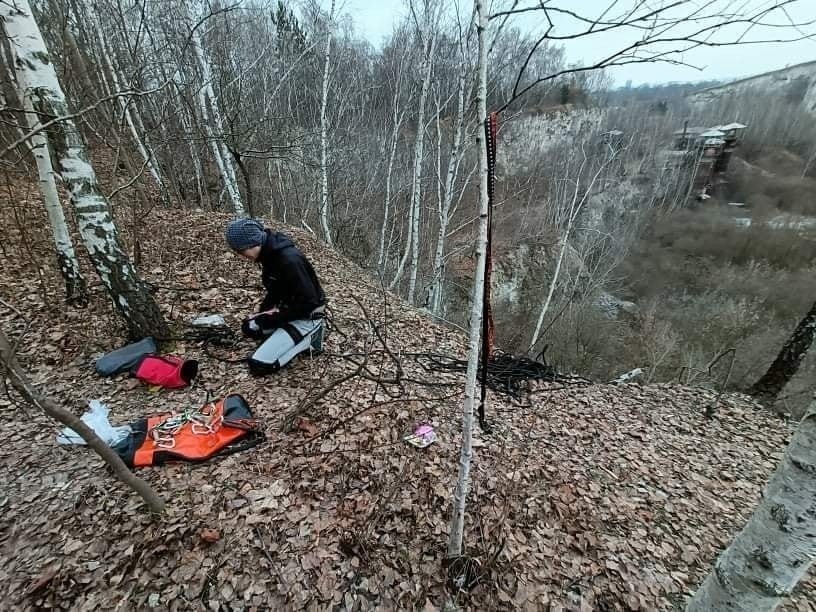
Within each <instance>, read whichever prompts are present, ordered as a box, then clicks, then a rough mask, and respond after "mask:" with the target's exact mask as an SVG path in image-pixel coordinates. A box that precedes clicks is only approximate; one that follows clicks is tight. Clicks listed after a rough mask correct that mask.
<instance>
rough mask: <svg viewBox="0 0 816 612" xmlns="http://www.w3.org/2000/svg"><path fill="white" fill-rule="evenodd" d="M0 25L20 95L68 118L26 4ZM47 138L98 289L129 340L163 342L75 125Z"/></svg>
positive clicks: (3, 12)
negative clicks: (124, 324) (116, 312)
mask: <svg viewBox="0 0 816 612" xmlns="http://www.w3.org/2000/svg"><path fill="white" fill-rule="evenodd" d="M0 22H2V24H3V27H4V29H5V32H6V35H7V36H8V37H9V39H10V40H12V41H14V45H13V53H15V54H16V58H15V62H14V65H15V70H16V74H17V82H18V83H19V85H20V87H21V89H23V90H24V91H31V92H36V101H37V103H38V108H36V110H37V111H38V112H41V113H46V114H49V115H53V116H56V117H62V116H66V115H68V114H69V110H68V104H67V103H66V101H65V95H64V94H63V91H62V88H61V86H60V84H59V81H58V79H57V74H56V72H55V71H54V64H53V63H52V62H51V59H50V57H49V56H48V50H47V49H46V46H45V42H44V41H43V39H42V35H41V34H40V30H39V28H38V26H37V23H36V21H35V20H34V17H33V15H32V13H31V7H30V6H29V3H28V1H27V0H16V8H15V7H13V6H11V5H9V4H6V3H0ZM34 99H35V98H34V97H33V96H32V101H34ZM52 133H53V140H51V141H50V142H51V143H52V145H53V149H54V153H55V157H56V159H57V160H59V166H60V175H61V177H62V180H63V181H64V182H65V184H66V186H67V187H68V189H69V191H70V194H71V202H72V204H73V206H74V209H75V211H76V216H77V222H78V225H79V231H80V234H81V235H82V239H83V242H84V243H85V247H86V248H87V250H88V254H89V255H90V258H91V261H92V262H93V264H94V267H95V268H96V271H97V272H98V274H99V277H100V279H101V280H102V284H103V285H104V287H105V289H106V290H107V291H108V293H109V295H110V296H111V298H112V300H113V302H114V305H115V306H116V308H117V310H119V312H120V313H121V314H122V316H123V317H124V319H125V321H127V324H128V328H129V332H130V335H131V336H132V337H144V336H147V335H154V336H158V337H166V336H167V335H169V330H168V328H167V325H166V324H165V322H164V319H163V317H162V315H161V312H160V311H159V308H158V306H157V305H156V303H155V301H154V300H153V298H152V297H151V296H150V294H149V293H148V291H147V289H146V288H145V287H144V285H143V284H142V283H141V281H140V280H139V277H138V276H137V274H136V271H135V270H134V268H133V266H132V265H131V263H130V260H129V259H128V257H127V255H126V254H125V252H124V251H123V250H122V248H121V246H120V244H119V237H118V233H117V231H116V226H115V225H114V223H113V219H112V217H111V214H110V207H109V205H108V202H107V200H106V199H105V196H104V195H102V193H101V191H100V190H99V187H98V185H97V182H96V174H95V173H94V170H93V168H92V167H91V164H90V163H89V162H88V157H87V154H86V151H85V143H84V141H83V139H82V135H81V134H80V133H79V130H77V127H76V124H75V123H74V122H73V120H71V119H64V120H62V121H60V122H58V123H56V124H54V127H53V132H52Z"/></svg>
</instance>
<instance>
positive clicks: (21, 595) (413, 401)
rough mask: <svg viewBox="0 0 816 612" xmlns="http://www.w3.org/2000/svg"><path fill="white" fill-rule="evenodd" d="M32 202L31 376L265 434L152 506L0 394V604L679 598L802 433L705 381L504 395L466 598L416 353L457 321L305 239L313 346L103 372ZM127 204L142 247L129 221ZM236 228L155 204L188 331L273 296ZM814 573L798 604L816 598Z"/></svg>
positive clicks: (448, 467) (162, 292)
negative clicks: (187, 371) (197, 378)
mask: <svg viewBox="0 0 816 612" xmlns="http://www.w3.org/2000/svg"><path fill="white" fill-rule="evenodd" d="M29 194H30V195H29V198H30V199H29V200H28V203H27V205H26V200H25V198H23V197H22V196H21V197H18V198H16V199H14V200H13V201H10V200H9V199H5V200H2V202H0V209H1V210H2V218H3V228H4V230H3V235H4V237H3V241H2V247H0V270H1V272H0V296H1V297H2V300H3V303H0V324H1V325H2V327H3V329H4V330H5V331H6V333H8V334H9V335H10V336H11V337H12V338H14V339H18V340H19V349H18V354H19V358H20V361H21V363H22V364H23V365H24V367H25V368H26V369H27V371H28V372H29V373H30V375H31V377H32V379H33V380H34V382H35V383H36V384H37V385H38V386H39V388H40V389H41V390H42V392H43V393H46V394H48V395H50V396H51V397H53V398H54V399H56V400H57V401H59V402H60V403H62V404H63V405H65V406H67V407H69V408H71V409H72V410H74V411H76V412H77V413H81V412H82V411H83V410H84V407H85V403H86V402H87V400H89V399H92V398H99V399H101V400H103V401H104V402H105V403H107V404H108V406H109V407H110V409H111V416H112V420H113V422H114V423H124V422H128V421H129V420H132V419H133V418H135V417H137V416H141V415H144V414H148V413H152V412H158V411H164V410H167V409H171V408H182V407H189V406H196V405H199V404H200V403H202V402H203V400H204V397H205V390H204V389H205V388H207V389H210V390H211V391H213V392H216V393H217V394H220V395H223V394H224V393H226V392H238V393H241V394H243V395H244V396H245V397H246V398H247V399H248V400H249V402H250V404H251V405H252V406H253V408H254V410H255V412H256V415H257V416H259V417H261V418H262V419H264V422H265V428H266V432H267V436H268V440H267V442H266V443H264V444H263V445H261V446H259V447H256V448H254V449H252V450H249V451H247V452H244V453H242V454H237V455H233V456H230V457H226V458H224V459H221V460H216V461H213V462H211V463H207V464H203V465H186V464H176V465H168V466H165V467H160V468H156V469H147V470H140V471H139V474H140V475H141V476H142V477H144V478H145V479H146V480H147V481H148V482H149V483H150V484H151V485H152V486H153V487H155V489H156V490H157V491H158V492H160V494H161V495H162V496H163V497H164V498H165V499H166V500H167V503H168V513H167V516H164V517H162V518H161V519H155V518H151V517H149V516H148V515H147V514H146V513H145V511H144V508H143V506H142V504H141V502H140V500H139V499H138V498H137V497H136V496H135V495H134V494H133V493H131V492H130V491H128V490H125V488H124V487H123V486H122V485H120V484H119V483H118V482H117V481H115V480H114V479H113V478H112V477H111V476H110V475H109V473H108V472H107V471H106V469H105V468H104V467H103V465H102V463H101V461H100V460H99V459H98V458H96V456H94V455H93V454H92V452H90V451H89V450H87V449H84V448H76V447H68V448H66V447H61V446H59V445H57V444H56V442H55V436H56V432H57V430H58V428H57V427H56V426H55V424H54V423H52V422H50V421H49V420H48V419H46V418H44V417H43V416H42V415H40V414H38V413H37V412H35V411H34V410H33V409H32V408H29V407H27V406H24V405H21V404H20V403H19V402H18V398H17V397H16V396H14V395H12V396H11V397H9V396H7V395H0V411H2V414H3V417H4V418H3V419H2V420H1V421H0V485H1V486H0V601H3V602H4V603H3V605H2V606H0V607H3V608H6V609H42V608H62V609H72V610H133V609H150V608H155V609H162V610H164V609H168V610H214V611H215V610H270V609H271V610H289V609H314V610H318V609H320V610H322V609H338V610H340V609H348V610H366V609H424V610H435V609H440V608H442V606H443V605H444V603H445V601H446V600H447V599H448V598H452V599H453V600H454V601H456V602H457V603H458V604H459V605H461V606H462V607H463V608H467V609H474V610H476V609H478V610H485V609H529V610H548V609H553V610H557V609H566V610H628V609H633V610H634V609H641V610H655V609H673V608H676V607H678V606H680V605H681V603H682V602H683V600H684V599H685V598H686V597H687V596H688V595H689V593H690V592H691V590H693V589H694V587H695V586H696V585H697V584H698V583H699V581H700V580H701V579H702V577H703V576H704V575H705V574H706V573H707V572H708V571H709V570H710V569H711V564H712V562H713V560H714V559H715V557H716V555H717V554H718V552H719V551H720V550H721V549H722V548H723V547H724V546H725V545H726V544H727V543H728V541H729V539H730V538H731V537H732V535H733V534H734V533H735V532H736V531H737V530H738V529H739V528H740V526H741V525H742V524H743V522H744V520H745V519H746V517H747V516H748V515H749V513H750V512H751V510H752V508H753V507H754V505H755V504H756V502H757V500H758V498H759V494H760V491H761V487H762V485H763V484H764V482H765V481H766V480H767V478H768V476H769V475H770V473H771V472H772V470H773V468H774V466H775V465H776V463H777V461H778V459H779V457H780V454H781V452H782V451H783V449H784V447H785V445H786V443H787V440H788V438H789V436H790V432H791V429H790V427H789V426H787V425H785V424H784V423H782V422H781V421H779V420H778V419H775V418H772V417H770V416H768V415H766V414H765V413H763V412H762V411H761V410H759V409H758V408H757V407H756V406H755V405H753V404H752V403H750V402H749V401H748V400H747V399H745V398H743V397H738V396H725V397H723V398H721V399H720V401H719V402H718V404H717V405H718V408H717V410H716V413H715V415H714V417H713V418H712V419H706V418H705V417H704V416H703V410H704V408H705V407H706V406H707V405H709V404H711V403H712V402H714V401H715V400H716V398H715V396H714V395H713V394H712V393H710V392H708V391H705V390H702V389H691V388H681V387H674V386H666V385H659V386H645V387H642V386H637V385H627V386H619V387H615V386H608V385H591V386H578V385H570V386H566V387H565V386H563V385H555V384H549V385H537V386H534V387H533V388H532V389H531V390H530V392H529V393H528V394H527V395H526V397H525V398H524V400H523V401H521V402H519V401H513V400H510V399H508V398H506V397H502V396H496V395H493V394H491V397H490V404H489V412H488V415H489V418H490V421H491V423H492V424H493V425H494V433H492V434H491V435H489V436H487V435H481V434H480V435H479V436H478V439H477V441H476V448H475V459H474V470H473V490H472V495H471V497H470V500H469V513H468V519H467V527H466V536H465V539H466V543H467V548H468V553H469V554H470V555H473V556H474V557H476V558H477V559H478V560H479V562H480V564H481V565H480V566H479V567H478V569H477V574H478V576H479V578H480V583H479V584H478V585H477V586H476V587H475V588H474V589H473V590H472V591H471V592H469V593H467V594H466V593H456V592H454V591H452V590H451V588H450V587H449V586H446V578H445V571H444V570H443V568H442V560H443V557H444V554H445V544H446V540H447V524H448V519H449V514H450V509H451V496H452V489H453V483H454V480H455V475H456V466H457V461H458V447H459V440H460V435H461V434H460V430H461V427H460V410H461V403H462V396H461V390H462V386H463V384H462V383H463V379H462V377H461V375H459V374H455V373H439V372H430V371H427V370H426V369H424V368H423V366H422V364H421V363H420V361H418V360H417V359H415V358H413V357H412V356H411V355H410V353H412V352H426V351H433V352H439V353H446V354H451V355H456V356H460V357H461V356H463V355H464V346H465V343H464V337H463V336H462V335H461V334H459V333H458V332H454V331H451V330H449V329H446V328H443V327H441V326H438V325H436V324H434V323H432V322H431V321H430V319H429V318H428V317H426V316H424V315H423V314H421V313H420V312H418V311H416V310H414V309H411V308H408V307H406V306H405V305H404V304H403V303H402V302H400V301H399V300H398V299H397V298H396V297H395V296H394V295H392V294H389V293H387V292H384V291H383V290H382V289H381V287H380V286H379V285H378V283H377V282H375V281H374V280H372V279H371V277H369V276H367V275H366V274H365V273H364V272H363V271H362V270H361V269H359V268H358V267H357V266H355V265H353V264H351V263H350V262H349V261H347V260H346V259H344V258H343V257H341V256H339V255H337V254H335V253H333V252H331V251H329V250H327V249H325V248H324V247H322V246H320V244H319V243H318V242H317V241H315V240H314V239H313V238H311V237H310V236H309V235H308V234H306V233H305V232H302V231H298V230H292V234H293V236H294V237H295V238H296V240H297V241H298V243H299V244H300V245H301V246H302V247H303V248H304V250H305V251H306V252H307V253H308V254H309V256H310V257H311V258H312V259H313V261H314V263H315V267H316V269H317V271H318V274H319V275H320V276H321V278H322V279H323V282H324V287H325V289H326V291H327V293H328V295H329V296H330V300H331V304H330V305H331V310H332V312H333V320H334V326H333V327H334V329H333V331H332V333H331V334H330V336H329V337H328V340H327V353H326V354H325V355H321V356H317V357H314V358H304V359H300V360H298V361H296V362H295V363H293V364H292V365H291V366H290V367H288V368H287V369H285V370H284V371H283V372H281V373H280V374H278V375H276V376H269V377H265V378H252V377H250V376H249V375H248V373H247V371H246V369H245V367H244V366H243V365H240V364H230V363H225V362H223V361H220V360H218V359H216V358H214V357H213V356H212V355H216V354H217V355H220V356H223V357H237V356H241V355H242V354H244V353H246V352H247V351H249V350H251V348H252V345H251V344H249V343H246V342H242V343H241V344H239V345H238V346H237V347H236V348H235V349H234V350H231V351H230V350H227V349H224V348H218V347H214V346H211V347H210V348H209V350H208V351H206V352H205V350H204V347H203V346H202V345H201V343H200V342H196V341H189V340H188V341H185V340H176V341H174V342H172V344H171V346H169V349H171V350H172V351H174V352H176V353H179V354H183V355H185V356H187V357H190V358H196V359H199V360H200V362H201V372H202V381H201V383H200V385H199V386H197V387H195V388H193V389H188V390H181V391H173V392H160V393H152V392H150V391H148V390H147V389H146V388H144V387H142V386H140V385H138V384H134V382H135V381H133V380H131V379H129V378H128V377H127V376H120V377H116V378H113V379H102V378H99V377H98V376H97V375H96V374H95V373H94V370H93V363H94V360H95V359H96V357H98V356H99V355H100V354H101V353H102V352H104V351H107V350H109V349H112V348H114V347H117V346H119V345H121V344H122V343H123V341H124V337H123V326H122V324H121V322H120V321H119V320H118V319H117V317H116V316H115V315H114V313H113V312H112V308H111V306H110V304H109V301H108V300H107V298H106V296H105V295H104V293H103V291H102V288H101V286H100V285H99V283H98V281H96V280H95V279H94V277H93V275H92V273H91V272H90V270H88V268H87V263H86V262H84V264H85V271H86V275H87V278H88V279H89V280H91V281H92V300H91V304H90V305H89V307H88V308H86V309H82V310H78V309H68V308H66V307H65V306H64V305H63V303H62V301H61V288H60V284H59V279H58V277H57V274H56V272H55V269H54V265H53V261H52V257H51V247H50V243H49V241H48V232H47V229H45V228H46V225H45V220H44V218H43V216H42V215H41V214H40V213H39V212H37V211H38V208H39V204H38V202H37V199H36V197H35V196H34V195H33V194H31V193H30V187H29ZM120 216H121V219H120V224H121V227H122V229H123V230H125V231H124V233H125V238H126V240H127V241H129V240H130V231H129V229H128V227H129V223H130V222H131V221H132V218H133V217H132V215H131V214H130V213H129V211H125V210H123V211H122V212H121V215H120ZM226 219H228V217H227V216H225V215H217V214H213V213H184V212H180V211H178V210H172V211H171V210H166V209H162V210H154V211H152V212H151V214H150V215H148V216H147V217H146V218H145V219H144V220H143V222H142V223H143V226H142V227H141V230H140V234H141V235H142V237H143V243H142V245H141V246H142V257H143V262H142V265H141V272H142V274H143V277H144V278H145V279H146V280H148V281H149V282H151V283H152V284H154V286H155V287H156V298H157V300H158V301H159V302H160V303H161V305H162V308H163V310H164V312H165V314H166V315H167V317H168V319H170V320H171V321H172V322H173V324H174V330H175V333H177V334H178V337H182V336H183V334H184V332H185V331H186V328H185V327H184V323H185V322H189V321H190V320H191V319H192V318H193V317H195V316H196V315H199V314H208V313H216V312H218V313H223V314H225V315H226V317H227V319H228V321H229V322H230V324H231V325H232V326H233V328H235V329H237V327H238V323H239V321H240V319H241V317H242V316H244V315H245V314H247V313H248V312H250V311H252V309H253V308H254V307H255V306H256V304H257V302H258V301H259V299H260V286H259V275H258V274H257V271H255V270H254V269H253V268H252V266H250V265H249V264H247V263H245V262H243V261H239V260H238V259H236V258H235V257H233V256H232V255H229V254H228V253H227V252H226V250H225V249H224V247H223V245H222V227H223V223H224V222H225V220H226ZM21 228H22V231H21ZM10 307H14V308H16V309H18V310H19V311H20V312H21V313H22V314H23V315H24V317H25V320H24V319H23V318H22V317H20V316H18V315H17V314H15V313H14V312H13V310H12V309H11V308H10ZM26 320H27V321H26ZM208 353H209V354H208ZM363 355H367V357H366V358H365V359H366V361H365V363H364V367H362V368H360V367H359V366H360V364H361V363H363V362H362V361H361V360H362V359H364V357H363ZM398 364H399V365H398ZM358 370H359V373H358V375H356V376H350V375H351V374H354V373H355V372H356V371H358ZM377 378H381V379H384V381H385V382H383V383H382V384H378V383H376V382H374V379H377ZM344 379H347V380H344ZM386 379H387V380H386ZM394 379H398V380H399V382H398V383H397V382H394ZM388 381H390V382H388ZM298 415H300V416H303V417H304V418H305V419H306V420H300V421H298V420H296V419H295V417H296V416H298ZM418 422H430V423H433V424H434V425H435V427H436V429H437V432H438V437H439V439H438V442H437V443H435V444H433V445H432V446H430V447H428V448H427V449H424V450H418V449H415V448H413V447H410V446H407V445H406V444H404V443H403V442H402V437H403V435H404V434H405V433H407V432H408V431H409V430H410V429H411V427H412V425H413V424H415V423H418ZM297 423H300V425H301V426H300V427H297V426H296V425H297ZM292 424H295V426H294V427H290V425H292ZM815 585H816V582H814V580H813V579H811V580H810V582H808V583H807V584H804V585H802V586H801V587H800V589H799V590H798V591H797V594H796V596H795V597H794V598H793V599H792V600H791V601H790V602H789V604H788V605H787V609H788V610H814V609H816V597H814V595H813V593H814V588H813V587H814V586H815Z"/></svg>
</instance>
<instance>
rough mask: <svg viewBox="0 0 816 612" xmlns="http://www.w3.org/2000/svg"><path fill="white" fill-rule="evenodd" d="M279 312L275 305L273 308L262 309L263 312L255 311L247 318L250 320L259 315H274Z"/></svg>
mask: <svg viewBox="0 0 816 612" xmlns="http://www.w3.org/2000/svg"><path fill="white" fill-rule="evenodd" d="M279 312H280V309H278V307H277V306H276V307H274V308H270V309H269V310H264V311H263V312H256V313H255V314H254V315H250V316H249V319H250V321H251V320H252V319H254V318H256V317H260V316H261V315H276V314H278V313H279Z"/></svg>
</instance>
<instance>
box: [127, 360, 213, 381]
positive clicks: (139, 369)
mask: <svg viewBox="0 0 816 612" xmlns="http://www.w3.org/2000/svg"><path fill="white" fill-rule="evenodd" d="M131 373H132V374H133V375H134V376H135V377H136V378H138V379H139V380H141V381H144V382H146V383H147V384H149V385H158V386H160V387H165V388H166V389H179V388H181V387H186V386H187V385H189V384H190V383H191V382H192V380H193V379H194V378H195V377H196V376H197V375H198V362H197V361H195V360H193V359H189V360H188V359H182V358H181V357H176V356H175V355H165V356H159V355H147V356H146V357H144V358H143V359H142V360H141V361H139V363H137V364H136V366H135V367H134V368H133V370H131Z"/></svg>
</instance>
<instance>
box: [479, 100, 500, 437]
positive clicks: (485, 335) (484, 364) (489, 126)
mask: <svg viewBox="0 0 816 612" xmlns="http://www.w3.org/2000/svg"><path fill="white" fill-rule="evenodd" d="M498 128H499V116H498V114H497V113H490V115H488V117H487V119H485V124H484V130H485V147H486V148H487V244H486V245H485V269H484V287H483V290H482V291H483V293H482V355H481V372H480V374H481V377H480V378H481V380H480V384H481V397H480V400H479V426H480V427H481V428H482V431H484V432H486V433H487V432H490V426H489V425H488V423H487V420H486V419H485V402H486V399H487V386H488V385H487V377H488V363H489V361H490V355H491V354H492V353H493V334H494V328H493V309H492V307H491V304H490V299H491V298H490V295H491V292H490V284H491V278H492V273H493V191H494V187H495V184H496V136H497V134H498Z"/></svg>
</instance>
